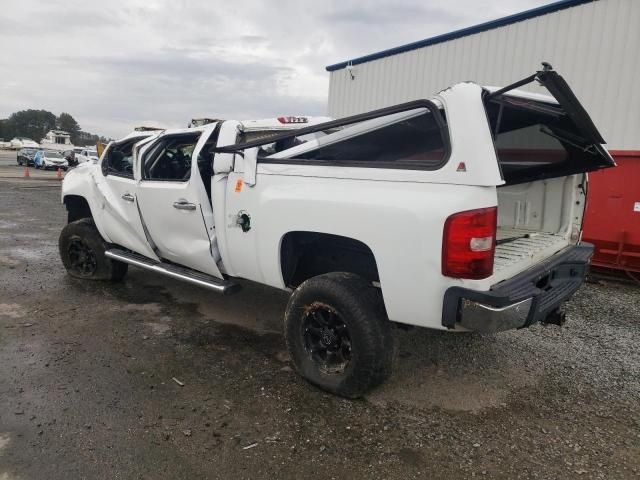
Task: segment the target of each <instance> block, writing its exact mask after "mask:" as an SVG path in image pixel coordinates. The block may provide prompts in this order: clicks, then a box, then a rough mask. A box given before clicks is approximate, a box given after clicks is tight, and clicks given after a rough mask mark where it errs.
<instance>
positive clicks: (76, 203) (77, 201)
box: [62, 194, 93, 223]
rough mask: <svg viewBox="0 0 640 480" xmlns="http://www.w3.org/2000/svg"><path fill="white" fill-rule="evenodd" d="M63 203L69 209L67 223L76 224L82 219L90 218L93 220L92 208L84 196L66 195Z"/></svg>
mask: <svg viewBox="0 0 640 480" xmlns="http://www.w3.org/2000/svg"><path fill="white" fill-rule="evenodd" d="M62 203H64V205H65V207H66V209H67V223H71V222H75V221H76V220H80V219H82V218H90V219H92V220H93V213H92V212H91V206H90V205H89V202H88V201H87V199H86V198H85V197H83V196H82V195H74V194H68V195H65V196H64V197H63V198H62Z"/></svg>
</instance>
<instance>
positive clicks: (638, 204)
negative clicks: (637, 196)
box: [633, 202, 640, 212]
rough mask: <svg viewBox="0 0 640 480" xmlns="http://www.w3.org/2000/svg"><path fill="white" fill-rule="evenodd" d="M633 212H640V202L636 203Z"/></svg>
mask: <svg viewBox="0 0 640 480" xmlns="http://www.w3.org/2000/svg"><path fill="white" fill-rule="evenodd" d="M633 211H634V212H640V202H636V203H634V204H633Z"/></svg>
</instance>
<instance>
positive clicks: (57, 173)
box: [56, 168, 62, 180]
mask: <svg viewBox="0 0 640 480" xmlns="http://www.w3.org/2000/svg"><path fill="white" fill-rule="evenodd" d="M56 177H58V180H62V169H61V168H58V171H57V172H56Z"/></svg>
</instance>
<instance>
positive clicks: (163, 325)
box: [144, 316, 171, 336]
mask: <svg viewBox="0 0 640 480" xmlns="http://www.w3.org/2000/svg"><path fill="white" fill-rule="evenodd" d="M170 323H171V317H166V316H165V317H161V318H160V319H159V320H158V321H157V322H144V325H145V327H149V328H150V329H151V333H153V334H154V335H158V336H162V335H164V334H166V333H167V332H168V331H169V330H171V326H170V325H169V324H170Z"/></svg>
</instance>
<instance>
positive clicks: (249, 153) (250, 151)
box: [243, 147, 259, 187]
mask: <svg viewBox="0 0 640 480" xmlns="http://www.w3.org/2000/svg"><path fill="white" fill-rule="evenodd" d="M258 148H259V147H253V148H247V149H246V150H245V151H244V176H243V180H244V183H246V184H247V185H249V186H250V187H253V186H254V185H255V184H256V170H257V168H258Z"/></svg>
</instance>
